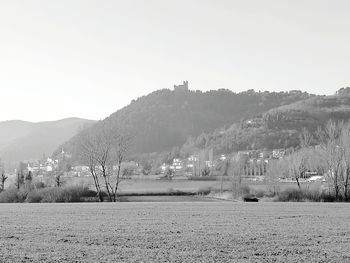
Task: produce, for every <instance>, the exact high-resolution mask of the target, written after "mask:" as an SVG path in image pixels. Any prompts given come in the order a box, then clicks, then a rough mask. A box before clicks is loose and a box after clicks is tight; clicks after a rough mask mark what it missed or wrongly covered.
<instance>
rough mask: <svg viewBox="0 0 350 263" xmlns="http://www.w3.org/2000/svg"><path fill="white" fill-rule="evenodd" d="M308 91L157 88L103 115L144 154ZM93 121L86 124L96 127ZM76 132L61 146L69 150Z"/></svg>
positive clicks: (303, 96) (135, 150)
mask: <svg viewBox="0 0 350 263" xmlns="http://www.w3.org/2000/svg"><path fill="white" fill-rule="evenodd" d="M310 97H313V95H310V94H308V93H303V92H298V91H294V92H278V93H277V92H255V91H253V90H249V91H246V92H241V93H234V92H232V91H229V90H215V91H208V92H201V91H171V90H167V89H164V90H159V91H155V92H153V93H151V94H149V95H147V96H143V97H141V98H138V99H137V100H133V101H132V102H131V103H130V104H129V105H128V106H126V107H124V108H122V109H121V110H118V111H117V112H115V113H113V114H112V115H110V116H109V117H108V118H106V119H105V120H103V121H102V122H105V123H107V122H108V123H114V125H116V126H118V127H119V128H121V129H124V130H127V131H128V132H129V133H130V134H132V135H133V138H134V139H133V144H132V149H131V152H132V153H136V154H137V153H149V152H161V151H165V150H169V149H171V148H172V147H174V146H181V145H182V144H183V143H184V142H185V141H186V139H187V138H188V137H190V136H198V135H200V134H201V133H203V132H211V131H213V130H215V129H216V128H218V127H223V126H225V125H231V124H232V123H234V122H239V121H240V120H242V119H246V118H252V117H253V116H256V115H258V114H262V113H264V112H266V111H268V110H270V109H272V108H275V107H278V106H281V105H288V104H290V103H294V102H296V101H300V100H305V99H308V98H310ZM99 127H100V126H99V125H98V124H96V125H94V126H93V127H92V128H91V129H92V130H95V131H97V132H98V129H99ZM78 138H79V136H76V137H74V138H72V140H70V141H68V142H67V143H65V144H64V145H63V147H64V149H66V150H67V151H71V152H74V149H73V148H74V146H73V145H76V144H75V143H74V142H77V140H79V139H78Z"/></svg>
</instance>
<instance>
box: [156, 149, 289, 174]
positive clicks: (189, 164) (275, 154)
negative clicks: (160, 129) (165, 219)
mask: <svg viewBox="0 0 350 263" xmlns="http://www.w3.org/2000/svg"><path fill="white" fill-rule="evenodd" d="M285 154H286V151H285V149H274V150H273V151H261V150H250V151H240V152H238V153H237V155H234V156H232V155H226V154H221V155H218V156H216V158H213V155H212V153H211V154H207V155H206V156H205V155H204V154H201V153H198V154H195V155H190V156H189V157H188V158H184V159H181V158H174V159H173V162H172V163H171V164H166V163H163V164H162V165H161V167H160V170H161V172H162V173H163V174H165V173H166V172H167V171H168V170H170V171H172V173H171V174H172V175H176V174H181V175H191V176H204V175H213V174H215V171H216V170H217V168H219V167H222V164H223V163H224V162H226V161H229V160H233V159H234V158H237V156H238V157H239V158H238V159H239V160H240V161H241V165H242V172H243V175H246V176H261V175H264V174H265V173H266V168H267V164H268V162H269V160H271V159H281V158H283V157H284V155H285ZM203 171H206V173H203Z"/></svg>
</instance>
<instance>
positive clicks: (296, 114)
mask: <svg viewBox="0 0 350 263" xmlns="http://www.w3.org/2000/svg"><path fill="white" fill-rule="evenodd" d="M330 119H332V120H335V121H347V120H349V119H350V95H348V94H343V95H334V96H317V97H312V98H309V99H307V100H302V101H298V102H295V103H292V104H289V105H284V106H280V107H277V108H273V109H270V110H268V111H267V112H265V113H264V114H260V115H259V116H255V117H254V118H247V119H245V120H243V121H241V122H238V123H234V124H233V125H232V126H231V127H229V128H227V129H218V130H216V131H214V132H211V133H205V134H201V135H200V136H198V137H196V138H195V139H189V140H187V142H186V143H185V145H184V146H183V149H201V148H213V149H214V150H215V151H216V152H218V153H220V152H222V153H224V152H232V151H238V150H247V149H270V150H271V149H275V148H289V147H296V146H298V144H299V134H300V131H301V130H302V129H303V128H306V129H308V130H309V131H310V132H311V133H315V131H316V130H317V128H318V127H322V126H324V125H325V124H326V123H327V122H328V121H329V120H330ZM187 151H188V150H187Z"/></svg>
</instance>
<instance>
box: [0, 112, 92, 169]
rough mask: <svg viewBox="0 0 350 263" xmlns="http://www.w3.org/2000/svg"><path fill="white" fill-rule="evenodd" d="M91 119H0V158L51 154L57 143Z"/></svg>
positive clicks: (76, 131) (17, 158) (87, 124)
mask: <svg viewBox="0 0 350 263" xmlns="http://www.w3.org/2000/svg"><path fill="white" fill-rule="evenodd" d="M94 122H95V121H92V120H86V119H80V118H67V119H62V120H58V121H47V122H38V123H33V122H26V121H20V120H12V121H4V122H0V158H1V159H2V161H4V162H18V161H23V160H37V159H39V158H42V157H43V155H46V156H50V155H51V154H52V152H53V151H54V150H55V149H56V148H57V147H58V146H59V145H60V144H62V143H63V142H65V141H66V140H68V139H70V138H71V137H73V136H74V135H75V134H77V133H78V132H79V131H80V130H81V129H83V128H84V127H87V126H89V125H91V124H93V123H94Z"/></svg>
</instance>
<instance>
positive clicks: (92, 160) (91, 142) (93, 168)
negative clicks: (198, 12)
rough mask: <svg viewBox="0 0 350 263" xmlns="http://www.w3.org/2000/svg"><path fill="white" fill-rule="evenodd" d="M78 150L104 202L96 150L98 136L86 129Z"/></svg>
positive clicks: (98, 194)
mask: <svg viewBox="0 0 350 263" xmlns="http://www.w3.org/2000/svg"><path fill="white" fill-rule="evenodd" d="M79 142H80V144H79V147H78V151H79V153H80V157H81V159H82V161H83V163H84V164H85V165H87V166H88V167H89V171H90V174H91V176H92V178H93V180H94V185H95V189H96V192H97V196H98V197H99V200H100V202H103V192H102V190H101V184H100V181H99V174H98V171H97V160H96V155H97V150H96V148H97V147H96V144H97V140H96V136H94V134H93V133H92V132H87V131H84V132H82V133H81V134H80V138H79Z"/></svg>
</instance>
